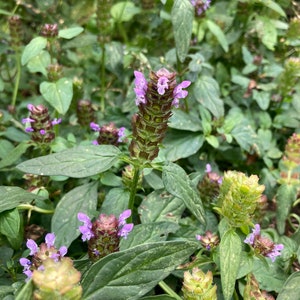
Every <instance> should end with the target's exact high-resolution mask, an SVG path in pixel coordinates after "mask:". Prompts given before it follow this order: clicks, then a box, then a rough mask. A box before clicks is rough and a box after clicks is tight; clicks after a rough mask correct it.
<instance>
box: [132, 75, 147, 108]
mask: <svg viewBox="0 0 300 300" xmlns="http://www.w3.org/2000/svg"><path fill="white" fill-rule="evenodd" d="M134 76H135V80H134V84H135V88H134V91H135V95H136V99H135V104H136V105H140V103H143V104H146V102H147V99H146V92H147V88H148V84H147V81H146V78H145V76H144V74H143V73H141V72H139V71H134Z"/></svg>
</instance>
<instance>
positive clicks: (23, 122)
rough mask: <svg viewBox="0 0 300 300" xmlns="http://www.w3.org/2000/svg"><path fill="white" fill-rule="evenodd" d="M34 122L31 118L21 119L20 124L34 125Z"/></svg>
mask: <svg viewBox="0 0 300 300" xmlns="http://www.w3.org/2000/svg"><path fill="white" fill-rule="evenodd" d="M34 122H35V120H33V119H31V118H24V119H22V124H26V123H34Z"/></svg>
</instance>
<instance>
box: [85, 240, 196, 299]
mask: <svg viewBox="0 0 300 300" xmlns="http://www.w3.org/2000/svg"><path fill="white" fill-rule="evenodd" d="M197 247H198V244H197V243H191V242H186V241H172V242H158V243H151V244H143V245H139V246H137V247H134V248H130V249H128V250H125V251H120V252H116V253H113V254H110V255H108V256H106V257H104V258H103V259H101V260H99V261H98V262H96V263H95V264H93V265H92V266H91V268H90V269H89V270H88V271H87V272H86V273H85V276H84V278H83V280H82V288H83V291H84V292H83V298H84V299H85V300H90V299H110V300H119V299H120V295H122V298H123V299H130V300H135V299H140V297H141V296H143V295H145V294H146V293H147V292H148V291H150V290H151V289H152V288H153V287H155V286H156V285H157V283H158V282H160V281H161V280H163V279H164V278H165V277H167V276H168V275H169V274H170V273H171V272H172V271H173V270H174V269H175V268H176V267H177V266H178V265H179V264H181V263H182V262H184V261H186V260H187V259H188V258H189V256H190V255H191V254H192V253H193V252H194V251H195V250H196V249H197Z"/></svg>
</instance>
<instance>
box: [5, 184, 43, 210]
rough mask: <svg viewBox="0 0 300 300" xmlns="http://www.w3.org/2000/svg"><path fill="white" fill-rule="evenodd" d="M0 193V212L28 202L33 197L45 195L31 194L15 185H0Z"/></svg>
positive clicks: (41, 198) (38, 197)
mask: <svg viewBox="0 0 300 300" xmlns="http://www.w3.org/2000/svg"><path fill="white" fill-rule="evenodd" d="M0 195H1V197H0V213H1V212H3V211H5V210H9V209H12V208H15V207H17V206H18V205H19V204H22V203H30V202H32V201H33V200H34V199H39V200H44V199H45V197H42V196H38V195H35V194H32V193H30V192H27V191H25V190H23V189H21V188H19V187H16V186H0Z"/></svg>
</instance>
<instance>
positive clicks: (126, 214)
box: [119, 209, 131, 226]
mask: <svg viewBox="0 0 300 300" xmlns="http://www.w3.org/2000/svg"><path fill="white" fill-rule="evenodd" d="M130 216H131V209H126V210H124V211H123V212H122V213H121V214H120V216H119V226H122V225H124V224H126V221H125V220H126V219H127V218H129V217H130Z"/></svg>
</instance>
